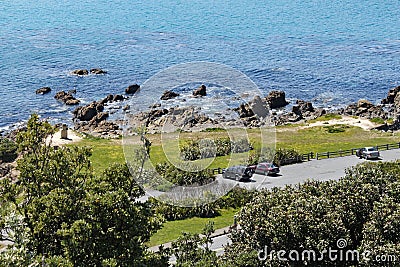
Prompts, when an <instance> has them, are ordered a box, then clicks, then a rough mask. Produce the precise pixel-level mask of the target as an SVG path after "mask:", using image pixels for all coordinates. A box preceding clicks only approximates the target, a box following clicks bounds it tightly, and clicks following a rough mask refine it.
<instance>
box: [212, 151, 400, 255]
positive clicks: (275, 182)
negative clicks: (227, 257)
mask: <svg viewBox="0 0 400 267" xmlns="http://www.w3.org/2000/svg"><path fill="white" fill-rule="evenodd" d="M380 153H381V156H382V157H381V159H380V161H393V160H396V159H400V149H395V150H388V151H380ZM362 162H365V160H364V159H359V158H357V157H356V156H348V157H341V158H333V159H323V160H312V161H308V162H304V163H300V164H294V165H288V166H283V167H281V175H280V176H275V177H271V176H267V177H266V176H263V175H258V174H255V175H253V177H252V181H251V182H235V181H232V183H237V184H239V185H240V186H242V187H245V188H249V189H250V188H256V189H262V188H273V187H282V186H285V185H290V184H298V183H302V182H304V181H306V180H307V179H313V180H319V181H327V180H338V179H339V178H341V177H343V176H344V175H345V169H346V168H349V167H351V166H355V165H357V164H358V163H362ZM218 179H223V178H222V177H221V176H219V177H218ZM213 240H214V244H213V245H212V247H211V248H212V250H214V251H216V252H217V254H221V253H223V247H224V246H225V245H227V244H228V243H229V242H230V240H229V238H228V236H227V235H220V236H217V237H215V238H214V239H213Z"/></svg>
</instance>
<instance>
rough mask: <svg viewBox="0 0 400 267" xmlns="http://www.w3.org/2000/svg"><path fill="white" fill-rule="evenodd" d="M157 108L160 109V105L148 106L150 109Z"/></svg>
mask: <svg viewBox="0 0 400 267" xmlns="http://www.w3.org/2000/svg"><path fill="white" fill-rule="evenodd" d="M159 107H161V104H160V103H155V104H153V105H151V106H149V108H151V109H154V108H159Z"/></svg>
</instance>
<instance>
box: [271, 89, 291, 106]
mask: <svg viewBox="0 0 400 267" xmlns="http://www.w3.org/2000/svg"><path fill="white" fill-rule="evenodd" d="M266 101H267V103H268V104H269V107H270V108H274V109H275V108H282V107H284V106H286V105H287V104H289V102H288V101H286V94H285V92H283V91H271V92H269V94H268V96H267V97H266Z"/></svg>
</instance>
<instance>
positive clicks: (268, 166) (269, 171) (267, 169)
mask: <svg viewBox="0 0 400 267" xmlns="http://www.w3.org/2000/svg"><path fill="white" fill-rule="evenodd" d="M249 168H250V169H251V170H252V172H253V173H258V174H264V175H276V174H278V173H279V172H280V170H279V167H277V166H275V165H274V164H273V163H270V162H260V163H258V164H257V165H251V166H249Z"/></svg>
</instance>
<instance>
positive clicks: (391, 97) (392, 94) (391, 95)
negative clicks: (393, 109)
mask: <svg viewBox="0 0 400 267" xmlns="http://www.w3.org/2000/svg"><path fill="white" fill-rule="evenodd" d="M399 92H400V86H397V87H395V88H392V89H390V90H389V92H388V94H387V97H386V98H384V99H382V101H381V103H382V104H394V103H395V99H396V96H398V95H399V94H400V93H399Z"/></svg>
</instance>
